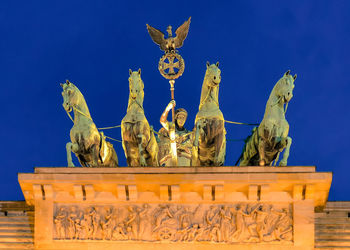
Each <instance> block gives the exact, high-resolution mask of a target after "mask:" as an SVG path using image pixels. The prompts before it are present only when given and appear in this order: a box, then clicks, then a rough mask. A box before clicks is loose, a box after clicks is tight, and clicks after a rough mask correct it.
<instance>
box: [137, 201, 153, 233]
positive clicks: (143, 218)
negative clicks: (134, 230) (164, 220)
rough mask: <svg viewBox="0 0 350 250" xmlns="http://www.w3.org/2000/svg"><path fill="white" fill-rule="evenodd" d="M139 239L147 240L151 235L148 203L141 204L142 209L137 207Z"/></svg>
mask: <svg viewBox="0 0 350 250" xmlns="http://www.w3.org/2000/svg"><path fill="white" fill-rule="evenodd" d="M139 218H140V226H139V239H141V240H148V239H150V237H151V234H150V231H151V218H150V215H149V205H148V204H143V206H142V209H141V208H139Z"/></svg>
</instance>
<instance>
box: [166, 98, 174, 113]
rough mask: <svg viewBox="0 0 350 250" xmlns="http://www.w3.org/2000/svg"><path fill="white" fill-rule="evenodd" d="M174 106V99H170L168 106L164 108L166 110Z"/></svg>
mask: <svg viewBox="0 0 350 250" xmlns="http://www.w3.org/2000/svg"><path fill="white" fill-rule="evenodd" d="M175 106H176V102H175V100H171V101H170V102H169V104H168V106H166V110H167V111H170V109H172V108H173V107H174V108H175Z"/></svg>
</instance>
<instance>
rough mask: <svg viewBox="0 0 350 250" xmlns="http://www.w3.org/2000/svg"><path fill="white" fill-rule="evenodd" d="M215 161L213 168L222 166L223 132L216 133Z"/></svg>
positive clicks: (224, 152)
mask: <svg viewBox="0 0 350 250" xmlns="http://www.w3.org/2000/svg"><path fill="white" fill-rule="evenodd" d="M214 143H215V159H214V166H222V165H224V161H225V155H226V143H225V131H222V132H220V133H218V135H217V136H216V137H215V142H214Z"/></svg>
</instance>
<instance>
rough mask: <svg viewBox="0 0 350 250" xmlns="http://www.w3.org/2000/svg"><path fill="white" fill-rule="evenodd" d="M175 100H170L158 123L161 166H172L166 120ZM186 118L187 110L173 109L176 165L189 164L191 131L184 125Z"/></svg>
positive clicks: (169, 125) (167, 122)
mask: <svg viewBox="0 0 350 250" xmlns="http://www.w3.org/2000/svg"><path fill="white" fill-rule="evenodd" d="M175 105H176V103H175V101H174V100H173V101H170V102H169V104H168V106H167V107H166V109H165V110H164V112H163V114H162V116H161V117H160V123H161V124H162V126H163V128H161V129H160V130H159V164H160V165H161V166H172V165H173V164H172V156H171V148H170V137H169V131H170V129H171V126H173V125H174V124H172V123H171V122H169V121H167V117H168V114H169V111H170V110H171V109H172V108H173V107H175ZM186 119H187V111H186V110H185V109H183V108H179V109H177V110H176V111H175V140H176V150H177V165H178V166H190V165H191V154H192V151H191V150H192V144H193V142H192V133H191V131H189V130H187V129H186V128H185V127H184V125H185V122H186Z"/></svg>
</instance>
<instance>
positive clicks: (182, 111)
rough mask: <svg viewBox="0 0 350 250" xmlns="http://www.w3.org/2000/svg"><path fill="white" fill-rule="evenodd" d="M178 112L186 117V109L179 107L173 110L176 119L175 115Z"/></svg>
mask: <svg viewBox="0 0 350 250" xmlns="http://www.w3.org/2000/svg"><path fill="white" fill-rule="evenodd" d="M180 114H182V115H184V116H185V118H187V111H186V109H183V108H179V109H177V110H175V119H176V118H177V116H178V115H180Z"/></svg>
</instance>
